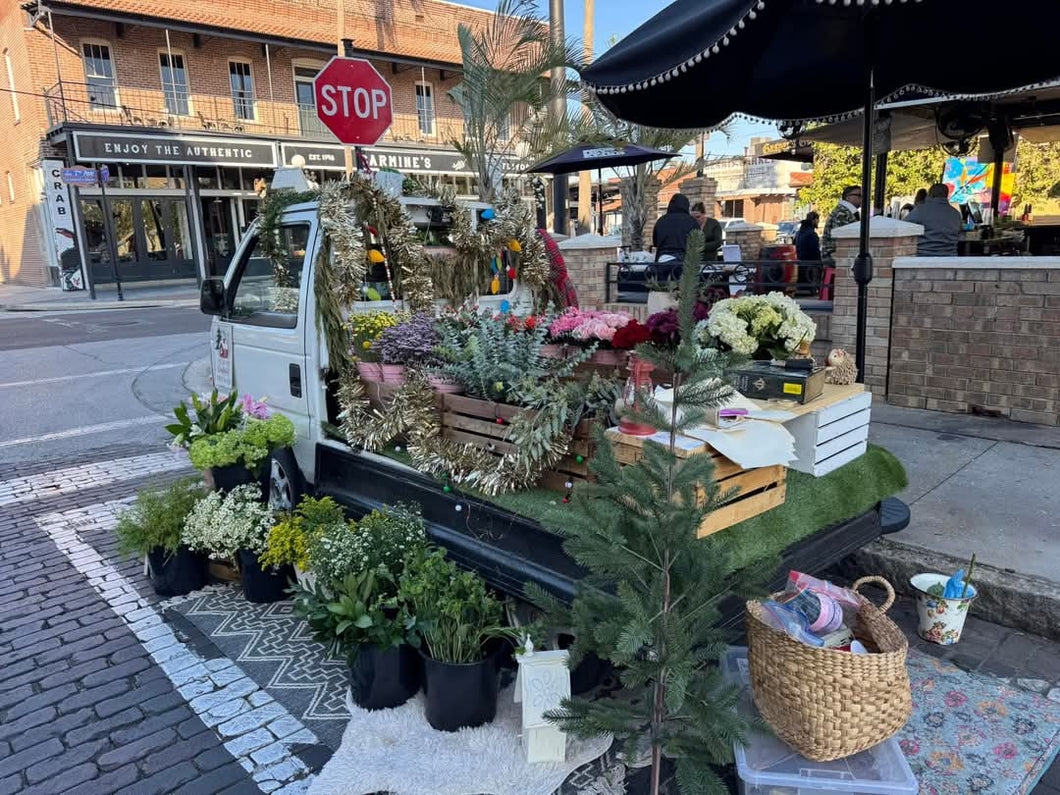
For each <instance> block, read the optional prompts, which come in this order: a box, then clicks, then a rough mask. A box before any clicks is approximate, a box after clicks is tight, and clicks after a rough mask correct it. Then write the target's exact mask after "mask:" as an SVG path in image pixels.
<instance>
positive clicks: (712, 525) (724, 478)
mask: <svg viewBox="0 0 1060 795" xmlns="http://www.w3.org/2000/svg"><path fill="white" fill-rule="evenodd" d="M607 436H608V438H609V439H610V440H611V445H612V447H613V448H614V451H615V458H616V459H618V461H619V463H621V464H634V463H636V462H637V461H639V460H640V459H641V456H643V455H644V441H645V439H644V437H642V436H627V435H626V434H624V433H622V432H621V431H619V430H618V428H611V429H610V430H608V431H607ZM676 453H677V457H678V458H689V457H691V456H693V455H709V456H711V457H713V459H714V480H715V481H716V482H717V484H718V487H719V489H720V490H721V492H722V493H724V492H726V491H730V490H732V489H738V492H737V494H736V496H734V497H733V498H731V499H730V500H728V501H726V502H725V503H724V504H723V505H722V506H721V507H720V508H717V509H716V510H714V511H712V512H711V513H710V514H709V515H708V516H707V517H706V518H704V519H703V522H702V523H701V524H700V526H699V530H698V533H697V534H698V536H699V537H700V538H703V537H704V536H709V535H711V534H712V533H716V532H718V531H719V530H724V529H725V528H726V527H731V526H732V525H734V524H737V523H739V522H742V521H743V520H744V519H750V518H751V517H752V516H757V515H758V514H760V513H765V512H766V511H768V510H769V509H770V508H775V507H777V506H778V505H783V503H784V500H785V498H786V497H787V473H788V470H787V467H784V466H781V465H777V466H770V467H758V468H756V469H744V468H743V467H741V466H740V465H739V464H737V463H736V462H734V461H731V460H729V459H728V458H726V457H725V456H723V455H722V454H721V453H719V452H718V451H717V450H715V449H714V448H713V447H711V446H710V445H709V444H707V443H705V442H700V441H699V440H698V439H690V438H688V437H682V439H681V440H680V443H679V445H678V447H677V450H676ZM703 497H704V494H703V492H702V490H701V491H700V499H703Z"/></svg>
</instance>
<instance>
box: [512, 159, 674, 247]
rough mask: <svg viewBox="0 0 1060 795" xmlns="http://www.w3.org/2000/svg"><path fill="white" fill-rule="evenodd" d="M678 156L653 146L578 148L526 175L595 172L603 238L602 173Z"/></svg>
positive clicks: (542, 164) (544, 162)
mask: <svg viewBox="0 0 1060 795" xmlns="http://www.w3.org/2000/svg"><path fill="white" fill-rule="evenodd" d="M676 155H677V152H664V151H663V150H662V149H652V148H651V147H650V146H640V145H638V144H626V143H610V144H579V145H578V146H573V147H571V148H570V149H568V150H566V151H565V152H560V153H559V154H558V155H553V156H552V157H550V158H548V159H547V160H542V161H541V162H540V163H537V164H535V165H533V166H530V168H528V169H526V173H528V174H536V173H546V174H572V173H574V172H575V171H588V170H590V169H593V168H595V169H596V179H597V183H598V185H597V190H596V193H597V206H598V208H599V210H598V215H599V224H598V229H599V232H600V234H601V235H602V234H603V233H604V189H603V170H604V169H605V168H617V167H619V166H636V165H639V164H641V163H650V162H652V161H653V160H667V159H669V158H671V157H674V156H676Z"/></svg>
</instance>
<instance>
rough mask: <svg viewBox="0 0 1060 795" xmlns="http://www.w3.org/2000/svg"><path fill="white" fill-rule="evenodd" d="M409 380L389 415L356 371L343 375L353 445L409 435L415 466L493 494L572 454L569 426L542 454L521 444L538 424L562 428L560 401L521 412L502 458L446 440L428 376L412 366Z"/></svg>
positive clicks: (525, 482)
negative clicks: (380, 408) (373, 402)
mask: <svg viewBox="0 0 1060 795" xmlns="http://www.w3.org/2000/svg"><path fill="white" fill-rule="evenodd" d="M406 379H407V380H406V381H405V384H404V385H402V386H401V387H400V388H399V389H398V390H397V391H396V392H395V393H394V396H393V402H392V403H391V404H390V407H389V409H388V410H387V412H386V413H385V414H384V413H383V412H380V411H378V410H376V409H372V408H371V407H370V405H369V403H368V399H367V397H366V395H365V393H364V387H363V386H362V385H361V382H360V380H359V379H358V378H357V376H356V374H354V373H350V372H347V373H346V374H345V375H344V377H343V379H342V384H341V386H340V387H339V390H338V393H337V396H338V400H339V406H340V407H341V409H342V413H341V414H340V415H339V417H340V419H341V422H342V432H343V434H344V435H345V437H346V441H347V442H348V443H349V444H350V446H351V447H360V448H362V449H365V450H370V451H376V450H380V449H382V448H383V447H385V446H386V445H387V444H389V443H390V442H391V441H393V440H394V439H395V438H397V437H398V436H400V435H402V434H404V435H405V436H406V438H407V440H408V441H407V445H408V452H409V455H410V456H411V458H412V462H413V464H414V465H415V467H416V469H418V470H419V471H421V472H426V473H428V474H431V475H434V476H436V477H441V476H443V475H444V476H447V477H448V478H449V480H450V481H452V482H453V483H466V484H467V485H469V486H473V487H475V488H477V489H479V490H480V491H482V492H484V493H485V494H488V495H494V494H501V493H504V492H509V491H516V490H518V489H525V488H530V487H531V486H533V485H535V484H536V483H537V481H538V480H539V479H540V477H541V475H542V473H544V472H545V471H547V470H549V469H552V468H553V467H554V466H556V464H558V463H559V460H560V459H561V458H562V457H563V456H564V455H565V454H566V453H567V450H568V448H569V446H570V439H571V436H570V432H569V431H567V430H565V429H564V430H559V431H558V432H556V433H554V434H553V435H552V436H551V437H549V438H548V439H547V440H546V442H545V444H544V445H543V446H542V445H540V444H538V445H537V447H539V448H541V449H540V451H539V453H538V454H537V455H531V454H530V453H529V452H528V450H530V449H531V447H532V446H531V445H528V444H520V443H519V440H520V439H524V438H529V436H530V435H531V434H532V433H533V431H534V428H535V427H537V428H540V427H542V426H544V427H562V425H561V423H560V422H559V421H558V416H557V417H553V416H551V415H552V414H557V415H558V414H559V413H560V412H562V411H563V409H562V408H561V407H560V406H559V405H558V403H553V404H550V405H546V406H544V407H543V408H542V409H541V410H540V411H539V412H534V411H527V412H525V413H522V414H519V415H518V416H516V418H515V419H513V420H512V423H511V425H510V431H509V437H508V439H509V441H511V442H512V443H513V444H514V445H515V446H516V451H515V452H513V453H505V454H504V455H501V456H497V455H495V454H493V453H491V452H490V451H489V450H486V449H484V448H482V447H480V446H478V445H474V444H465V443H463V442H454V441H452V440H450V439H446V438H445V437H444V435H443V432H442V425H441V421H440V415H439V413H438V408H437V406H436V404H435V393H434V391H433V390H432V389H431V386H430V383H429V382H428V380H427V376H426V374H425V373H424V372H422V371H420V370H409V371H408V373H407V375H406ZM542 415H545V416H542Z"/></svg>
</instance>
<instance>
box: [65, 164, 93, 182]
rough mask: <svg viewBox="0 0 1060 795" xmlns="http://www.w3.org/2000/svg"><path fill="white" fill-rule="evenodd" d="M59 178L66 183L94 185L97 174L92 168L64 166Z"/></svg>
mask: <svg viewBox="0 0 1060 795" xmlns="http://www.w3.org/2000/svg"><path fill="white" fill-rule="evenodd" d="M61 179H62V181H63V182H64V183H65V184H67V185H89V186H94V185H95V184H96V180H97V179H98V176H97V174H96V170H95V169H94V168H80V167H78V168H64V169H63V173H62V177H61Z"/></svg>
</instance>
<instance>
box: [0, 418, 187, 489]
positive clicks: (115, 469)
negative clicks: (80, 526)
mask: <svg viewBox="0 0 1060 795" xmlns="http://www.w3.org/2000/svg"><path fill="white" fill-rule="evenodd" d="M152 419H154V418H152ZM188 466H189V464H188V459H187V456H185V455H181V454H180V453H175V452H173V451H167V452H162V453H149V454H148V455H135V456H128V457H126V458H115V459H112V460H110V461H96V462H94V463H90V464H78V465H77V466H72V467H65V468H64V469H56V470H54V471H52V472H41V473H40V474H37V475H26V476H24V477H20V478H12V479H11V480H4V481H0V507H2V506H4V505H11V504H13V503H16V502H31V501H33V500H39V499H40V498H41V497H50V496H52V495H55V494H69V493H71V492H75V491H80V490H82V489H93V488H96V487H98V486H108V485H110V484H112V483H120V482H121V481H124V480H136V479H137V478H142V477H147V476H148V475H153V474H156V473H159V472H172V471H174V470H177V469H185V468H187V467H188Z"/></svg>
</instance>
